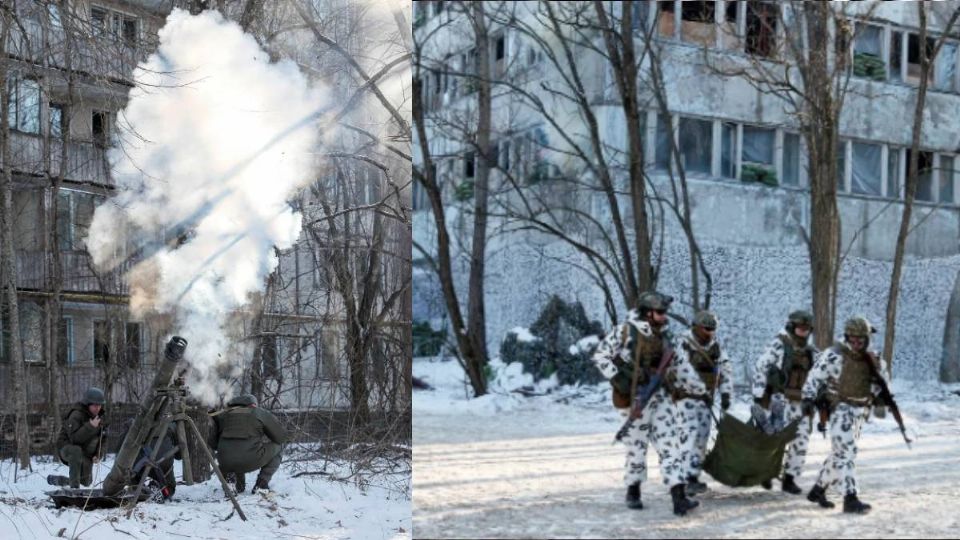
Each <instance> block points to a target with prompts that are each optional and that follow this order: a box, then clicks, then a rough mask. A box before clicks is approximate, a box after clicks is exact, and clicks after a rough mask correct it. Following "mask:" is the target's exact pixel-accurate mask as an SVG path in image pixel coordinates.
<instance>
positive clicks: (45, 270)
mask: <svg viewBox="0 0 960 540" xmlns="http://www.w3.org/2000/svg"><path fill="white" fill-rule="evenodd" d="M15 258H16V266H17V268H16V274H17V288H20V289H31V290H39V291H47V290H49V289H50V282H51V279H52V277H51V276H50V275H49V268H50V266H51V263H52V260H53V255H52V254H50V253H44V252H42V251H25V250H18V251H17V252H16V257H15ZM137 262H139V261H138V260H131V261H126V262H124V263H123V264H122V265H120V266H119V267H117V268H116V269H114V270H112V271H110V272H106V273H102V274H99V275H98V273H97V272H96V271H95V269H94V267H93V260H92V259H91V257H90V255H89V254H88V253H87V252H86V251H63V252H61V253H60V266H61V271H62V274H63V291H64V292H74V293H92V294H107V295H127V294H129V293H130V288H129V286H128V285H127V283H126V280H125V279H124V276H126V274H127V272H128V271H129V270H130V269H131V268H133V266H134V265H135V264H136V263H137Z"/></svg>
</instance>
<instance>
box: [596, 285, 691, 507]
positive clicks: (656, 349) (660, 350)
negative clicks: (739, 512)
mask: <svg viewBox="0 0 960 540" xmlns="http://www.w3.org/2000/svg"><path fill="white" fill-rule="evenodd" d="M672 300H673V299H672V298H671V297H669V296H666V295H662V294H660V293H656V292H645V293H643V294H642V295H640V299H639V302H638V306H637V308H636V309H632V310H630V312H629V313H628V314H627V320H626V322H624V323H623V324H621V325H619V326H617V327H615V328H614V329H613V330H612V331H611V332H610V333H609V334H608V335H607V336H606V338H604V340H603V341H602V342H601V343H600V346H599V347H598V348H597V352H596V353H595V354H594V356H593V361H594V363H595V364H596V365H597V368H599V369H600V371H601V372H602V373H603V375H604V376H605V377H606V378H607V379H609V380H610V382H611V384H612V385H613V400H614V406H615V407H617V408H619V409H620V410H621V413H622V414H623V416H624V419H625V420H626V419H628V418H629V414H630V408H631V406H632V404H633V400H634V399H635V397H636V395H637V388H641V387H644V386H646V385H647V384H648V383H649V382H650V381H651V379H653V377H654V374H655V373H656V372H657V369H658V367H659V366H660V364H661V362H663V361H664V359H667V358H671V357H673V360H672V363H671V364H670V367H669V369H668V370H667V371H666V372H665V373H661V374H662V375H665V376H664V377H663V380H668V379H673V380H675V381H676V383H675V385H678V386H679V385H682V386H683V388H684V390H687V391H689V392H690V393H692V394H699V395H703V394H705V393H706V388H705V387H704V385H703V383H702V382H701V381H700V379H699V377H697V375H696V373H695V372H694V371H693V368H692V367H690V365H689V364H681V362H680V361H679V360H678V359H677V358H676V357H675V356H674V355H673V343H672V336H671V335H670V333H669V331H668V330H667V329H666V325H667V309H668V308H669V307H670V302H671V301H672ZM624 431H625V434H624V435H623V437H622V439H621V440H622V441H623V442H624V444H625V445H626V448H627V457H626V464H625V474H624V483H625V484H626V486H627V495H626V504H627V507H628V508H632V509H637V510H639V509H642V508H643V503H642V502H641V501H640V484H641V483H642V482H643V481H645V480H646V479H647V444H648V443H650V442H652V443H653V445H654V446H655V447H656V450H657V453H658V454H659V457H660V474H661V476H662V477H663V481H664V483H665V484H666V485H668V486H670V495H671V496H672V498H673V512H674V514H676V515H684V514H686V513H687V511H689V510H691V509H693V508H695V507H696V506H697V505H698V504H699V503H697V502H696V501H693V500H690V499H688V498H687V495H686V478H685V471H686V463H687V456H686V453H687V452H688V451H689V450H688V445H687V443H686V442H684V441H685V440H681V432H680V426H679V424H678V419H677V409H676V405H675V404H674V402H673V400H672V399H671V398H670V394H669V393H668V390H667V388H666V385H665V384H661V385H660V386H659V387H657V388H656V390H655V391H654V392H653V394H652V396H651V398H650V400H649V401H648V402H647V404H646V406H645V407H644V409H643V411H642V412H641V414H640V416H639V417H638V418H636V419H634V420H632V421H631V422H630V423H629V424H627V425H625V429H624V430H622V431H621V432H622V433H624Z"/></svg>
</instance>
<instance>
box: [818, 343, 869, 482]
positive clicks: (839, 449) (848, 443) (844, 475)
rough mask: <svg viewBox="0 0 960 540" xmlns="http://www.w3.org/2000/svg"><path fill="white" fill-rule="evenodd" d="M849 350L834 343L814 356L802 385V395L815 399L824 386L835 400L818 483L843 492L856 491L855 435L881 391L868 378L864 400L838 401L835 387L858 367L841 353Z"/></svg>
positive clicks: (858, 433)
mask: <svg viewBox="0 0 960 540" xmlns="http://www.w3.org/2000/svg"><path fill="white" fill-rule="evenodd" d="M849 351H850V349H849V347H848V346H847V345H846V344H843V343H837V344H836V345H834V346H833V347H830V348H829V349H826V350H824V351H823V352H821V353H820V354H819V355H818V356H817V361H816V363H815V364H814V366H813V371H811V372H810V376H809V377H807V382H806V384H804V386H803V399H815V398H816V396H817V394H818V393H819V392H820V389H821V388H823V387H824V386H825V387H826V389H827V392H828V395H829V396H831V402H836V405H835V406H834V408H833V411H832V412H831V413H830V420H829V424H828V431H829V434H830V446H831V452H830V455H829V456H827V459H826V460H825V461H824V462H823V466H822V467H821V468H820V474H819V476H818V477H817V485H818V486H820V487H821V488H823V489H824V490H827V489H829V488H830V487H833V486H836V487H837V488H838V489H839V490H840V491H841V492H842V494H844V495H846V494H854V495H856V494H857V479H856V476H855V471H856V464H855V461H856V458H857V439H859V438H860V430H861V428H862V427H863V423H864V421H866V419H867V417H868V416H870V411H871V406H872V403H873V401H874V400H875V398H876V396H877V395H879V393H880V386H879V385H878V384H876V383H875V382H873V381H869V396H870V397H868V398H866V399H863V400H850V401H854V402H852V403H851V402H849V401H848V400H839V401H837V399H838V398H837V388H838V385H840V384H841V377H842V376H843V373H844V371H845V370H847V369H850V371H851V373H853V372H854V370H855V369H856V368H857V366H855V365H850V364H849V362H851V360H848V359H845V357H844V353H845V352H849ZM864 354H866V353H864ZM875 365H876V367H877V373H878V374H879V375H880V376H881V377H883V378H884V380H887V375H886V374H885V373H884V371H883V370H882V368H881V367H880V366H879V365H877V364H875ZM860 373H864V371H863V366H861V367H860ZM864 384H867V383H864Z"/></svg>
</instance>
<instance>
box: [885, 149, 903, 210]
mask: <svg viewBox="0 0 960 540" xmlns="http://www.w3.org/2000/svg"><path fill="white" fill-rule="evenodd" d="M902 169H903V167H901V166H900V149H899V148H890V149H889V150H887V197H890V198H893V199H899V198H900V177H901V171H902Z"/></svg>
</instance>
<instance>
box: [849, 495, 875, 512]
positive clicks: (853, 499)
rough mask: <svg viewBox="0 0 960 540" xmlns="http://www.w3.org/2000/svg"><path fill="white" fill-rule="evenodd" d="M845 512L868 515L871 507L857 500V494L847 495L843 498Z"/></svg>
mask: <svg viewBox="0 0 960 540" xmlns="http://www.w3.org/2000/svg"><path fill="white" fill-rule="evenodd" d="M843 511H844V512H845V513H847V514H866V513H867V512H869V511H870V505H869V504H867V503H865V502H863V501H861V500H860V499H858V498H857V494H856V493H847V494H846V495H845V496H844V497H843Z"/></svg>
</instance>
